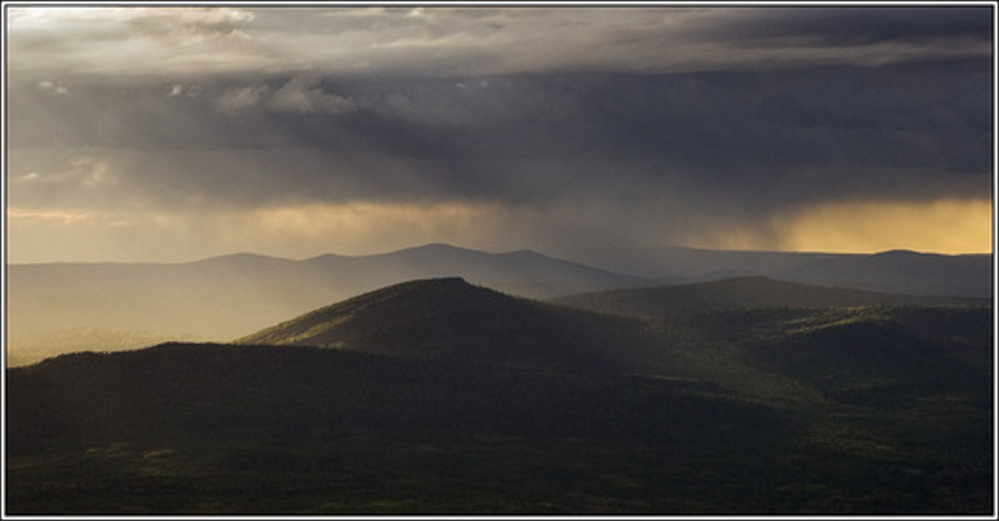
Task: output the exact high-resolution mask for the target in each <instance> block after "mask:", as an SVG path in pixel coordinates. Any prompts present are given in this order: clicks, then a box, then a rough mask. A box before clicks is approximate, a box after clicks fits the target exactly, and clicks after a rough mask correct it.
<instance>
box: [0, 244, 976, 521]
mask: <svg viewBox="0 0 999 521" xmlns="http://www.w3.org/2000/svg"><path fill="white" fill-rule="evenodd" d="M716 253H717V252H716ZM686 254H687V255H691V256H693V255H701V256H700V257H698V262H691V263H689V265H688V266H686V267H683V266H681V264H682V263H679V261H678V263H677V264H675V265H673V266H672V268H671V269H669V270H666V269H664V270H661V271H660V272H659V273H660V275H659V276H651V275H648V274H646V275H623V274H621V273H619V272H615V271H613V270H610V269H604V268H596V267H592V266H587V265H582V264H578V263H572V262H568V261H562V260H558V259H552V258H549V257H545V256H543V255H540V254H536V253H534V252H527V251H522V252H514V253H509V254H487V253H482V252H475V251H471V250H462V249H459V248H454V247H450V246H445V245H432V246H428V247H423V248H416V249H411V250H403V251H400V252H395V253H392V254H384V255H381V256H369V257H353V258H352V257H337V256H323V257H318V258H315V259H309V260H306V261H289V260H286V259H274V258H268V257H259V256H250V255H237V256H229V257H220V258H215V259H208V260H206V261H201V262H198V263H189V264H176V265H166V264H164V265H128V264H94V265H87V264H63V265H22V266H17V265H15V266H11V267H10V268H11V271H10V287H9V288H8V289H9V291H10V293H9V299H10V301H9V310H8V312H9V314H10V315H9V317H10V320H9V334H10V339H11V343H9V344H8V346H7V357H8V358H7V364H8V368H7V370H6V389H5V392H6V394H5V399H6V414H7V417H6V424H5V425H6V443H7V445H6V456H7V457H6V461H5V465H6V473H7V474H6V476H7V481H6V485H5V486H6V499H7V508H8V513H10V514H67V513H71V514H109V513H117V514H279V513H304V514H321V515H325V514H370V513H381V514H398V513H417V514H452V513H465V514H469V513H474V514H490V513H495V514H525V513H536V514H629V513H630V514H760V513H769V514H840V513H865V514H915V513H920V514H988V513H990V512H991V511H992V506H993V504H994V496H993V490H994V489H993V472H992V471H993V461H994V454H993V435H994V433H993V432H992V426H993V419H994V418H993V411H994V404H993V379H994V374H993V367H994V349H993V304H992V302H991V300H990V299H989V298H987V297H984V298H983V295H981V294H980V293H979V290H976V291H974V292H969V291H964V290H961V289H960V288H962V287H964V288H967V287H978V288H983V287H988V285H989V284H990V283H989V277H990V271H988V269H987V268H988V267H989V266H990V262H991V261H990V258H989V257H988V256H982V259H978V258H975V259H969V258H965V257H964V256H961V257H938V256H922V255H919V254H914V253H905V252H897V253H894V254H888V255H887V256H886V255H884V254H882V255H880V256H827V257H824V258H821V259H816V258H813V257H808V256H803V255H798V256H796V255H794V254H786V256H785V257H782V262H774V260H775V257H772V258H767V259H765V261H762V262H759V263H758V264H757V265H754V264H753V262H752V261H751V259H749V260H747V259H746V258H744V257H743V258H739V259H735V258H734V257H725V255H724V254H716V255H714V254H710V253H709V252H701V253H698V252H686ZM772 255H777V254H772ZM677 258H679V255H677ZM726 259H727V260H726ZM899 259H904V262H899ZM982 260H984V261H985V262H984V264H982ZM889 261H890V262H889ZM972 261H974V262H977V263H978V264H976V266H978V269H977V270H975V269H969V268H968V265H966V264H962V263H968V262H972ZM921 262H922V263H930V264H932V266H931V267H920V263H921ZM726 263H727V264H726ZM816 263H819V264H818V266H820V267H821V266H825V267H826V268H827V269H825V270H821V269H818V268H817V267H816ZM836 263H840V264H841V265H848V266H849V269H845V268H844V269H842V270H840V271H839V272H837V271H836V270H834V269H832V268H831V266H833V265H835V264H836ZM943 265H948V266H950V267H943V268H942V267H941V266H943ZM736 266H741V269H742V270H743V271H748V272H749V273H740V274H738V275H737V276H732V270H734V269H736ZM767 266H769V267H770V268H766V267H767ZM899 266H904V269H900V268H899ZM982 266H984V267H985V268H986V269H985V270H983V269H981V268H982ZM765 269H771V270H778V269H779V270H782V271H781V273H775V272H773V271H770V272H766V271H764V270H765ZM921 269H926V270H935V272H936V273H938V274H939V276H938V277H936V278H935V279H934V283H935V284H938V285H940V286H947V287H946V288H943V289H940V288H937V290H936V291H934V290H931V289H927V288H926V287H923V288H919V287H917V286H916V285H915V284H914V283H910V284H908V285H907V284H906V282H905V277H907V276H908V277H910V279H909V280H915V281H918V280H922V279H925V278H926V277H925V276H924V273H923V272H920V270H921ZM819 273H825V274H826V275H825V277H826V279H824V280H819V279H818V278H817V277H818V275H817V274H819ZM836 273H839V274H840V275H839V276H842V277H846V276H847V275H848V274H850V273H852V274H854V276H855V277H868V280H880V281H881V283H882V284H883V285H893V286H892V287H891V288H888V289H890V290H889V291H886V288H884V287H871V285H870V284H865V283H864V281H863V280H859V279H857V278H855V279H854V280H852V281H847V282H846V283H844V282H843V281H842V280H835V281H834V280H831V277H833V276H834V275H833V274H836ZM877 273H882V274H883V276H881V277H877V276H876V275H874V274H877ZM809 277H811V278H809ZM975 277H978V278H977V279H975ZM983 277H984V281H983ZM976 284H978V285H977V286H976ZM18 341H20V342H21V343H20V344H19V343H17V342H18ZM39 346H41V347H39Z"/></svg>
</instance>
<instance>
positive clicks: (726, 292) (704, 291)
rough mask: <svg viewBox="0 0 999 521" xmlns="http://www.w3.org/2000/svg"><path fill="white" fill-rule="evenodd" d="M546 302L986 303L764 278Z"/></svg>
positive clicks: (612, 305) (633, 306) (680, 305)
mask: <svg viewBox="0 0 999 521" xmlns="http://www.w3.org/2000/svg"><path fill="white" fill-rule="evenodd" d="M551 302H553V303H557V304H561V305H565V306H570V307H574V308H578V309H586V310H590V311H596V312H602V313H613V314H619V315H652V316H656V315H673V314H679V313H700V312H705V311H709V310H723V309H753V308H767V307H814V308H824V307H833V306H871V305H903V304H909V305H915V304H982V303H985V302H986V301H985V300H982V299H972V298H950V297H927V296H914V295H893V294H888V293H878V292H871V291H861V290H855V289H846V288H831V287H820V286H812V285H806V284H799V283H794V282H787V281H781V280H774V279H770V278H767V277H740V278H730V279H723V280H719V281H712V282H702V283H696V284H684V285H678V286H664V287H654V288H634V289H618V290H610V291H601V292H595V293H585V294H581V295H572V296H567V297H561V298H556V299H552V300H551Z"/></svg>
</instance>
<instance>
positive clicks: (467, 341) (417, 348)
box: [237, 277, 640, 370]
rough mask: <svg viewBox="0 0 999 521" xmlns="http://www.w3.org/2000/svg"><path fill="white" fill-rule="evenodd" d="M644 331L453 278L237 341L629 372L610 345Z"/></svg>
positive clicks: (405, 286) (352, 302)
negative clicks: (625, 370)
mask: <svg viewBox="0 0 999 521" xmlns="http://www.w3.org/2000/svg"><path fill="white" fill-rule="evenodd" d="M639 329H640V328H639V326H638V325H637V324H634V323H632V322H631V321H628V320H622V319H619V318H615V317H607V316H601V315H595V314H592V313H586V312H580V311H575V310H570V309H565V308H560V307H556V306H552V305H548V304H544V303H541V302H537V301H533V300H528V299H523V298H518V297H513V296H510V295H506V294H502V293H499V292H497V291H494V290H491V289H488V288H484V287H480V286H474V285H471V284H469V283H468V282H466V281H465V280H464V279H461V278H459V277H449V278H439V279H424V280H416V281H409V282H404V283H401V284H396V285H393V286H390V287H387V288H382V289H379V290H375V291H372V292H369V293H365V294H363V295H360V296H357V297H354V298H351V299H347V300H345V301H343V302H339V303H337V304H333V305H331V306H327V307H323V308H320V309H317V310H315V311H312V312H309V313H306V314H304V315H302V316H300V317H297V318H294V319H292V320H289V321H286V322H282V323H280V324H278V325H276V326H274V327H271V328H268V329H265V330H262V331H259V332H257V333H254V334H252V335H249V336H246V337H243V338H240V339H239V340H237V342H238V343H240V344H265V345H302V346H314V347H327V348H341V349H348V350H354V351H363V352H370V353H378V354H391V355H416V356H431V357H439V356H445V357H452V358H453V357H457V358H466V359H474V360H480V361H489V362H494V363H508V364H514V365H523V364H544V365H552V366H563V365H564V366H574V367H587V368H591V369H600V370H607V369H620V368H622V367H623V366H622V364H623V363H624V360H625V356H624V355H625V354H627V353H629V349H627V348H625V347H622V348H621V349H617V350H615V349H613V345H612V344H609V343H610V342H622V341H623V342H626V343H635V342H637V336H636V333H637V331H638V330H639ZM626 345H627V344H626Z"/></svg>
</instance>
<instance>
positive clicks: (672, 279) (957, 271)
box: [579, 246, 993, 298]
mask: <svg viewBox="0 0 999 521" xmlns="http://www.w3.org/2000/svg"><path fill="white" fill-rule="evenodd" d="M581 247H583V248H585V246H581ZM579 258H581V259H586V262H587V263H588V264H590V265H592V266H597V267H599V268H603V269H607V270H611V271H614V272H618V273H631V274H635V275H640V276H644V277H651V278H663V279H664V281H663V283H662V284H660V285H663V284H671V285H673V284H678V283H681V282H691V283H693V282H704V281H710V280H717V279H718V278H721V276H732V275H736V274H738V275H740V276H749V275H759V276H766V277H770V278H775V279H781V280H788V281H794V282H800V283H803V284H814V285H819V286H841V287H847V288H856V289H865V290H871V291H881V292H885V293H899V294H906V295H932V296H957V297H974V298H989V297H990V296H991V295H992V287H993V281H992V255H989V254H967V255H938V254H930V253H918V252H913V251H907V250H892V251H888V252H882V253H876V254H833V253H815V252H765V251H728V250H726V251H721V250H700V249H693V248H679V247H670V248H661V249H652V250H638V251H630V250H627V249H616V250H607V251H590V252H584V253H581V254H580V255H579Z"/></svg>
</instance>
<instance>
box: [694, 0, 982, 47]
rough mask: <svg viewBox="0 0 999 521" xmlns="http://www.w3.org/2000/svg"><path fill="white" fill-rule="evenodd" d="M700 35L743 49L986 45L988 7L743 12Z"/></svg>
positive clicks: (776, 9)
mask: <svg viewBox="0 0 999 521" xmlns="http://www.w3.org/2000/svg"><path fill="white" fill-rule="evenodd" d="M699 34H700V35H701V36H702V37H711V38H723V39H730V40H734V41H738V42H741V43H743V44H748V45H760V44H768V42H769V44H772V45H787V44H788V43H789V40H796V41H798V42H799V43H809V44H812V45H822V46H839V45H864V44H872V43H879V42H889V41H900V42H926V41H931V40H932V41H937V42H947V41H949V42H952V43H955V44H957V43H962V42H967V41H977V42H988V41H989V40H990V39H991V37H992V12H991V8H989V7H972V6H966V7H953V8H947V9H941V8H939V7H878V6H867V7H855V8H847V9H844V8H842V7H820V6H811V7H805V8H793V9H784V8H773V9H764V10H757V9H751V10H750V9H747V10H745V11H743V12H742V13H738V14H737V15H736V16H733V17H732V19H728V20H724V21H721V20H720V21H719V23H716V24H707V25H705V26H704V27H701V28H700V30H699Z"/></svg>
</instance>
